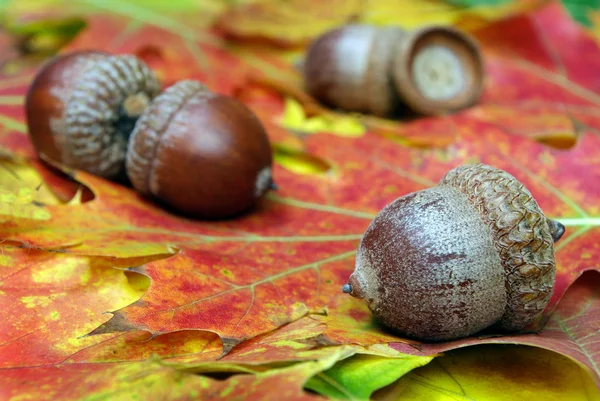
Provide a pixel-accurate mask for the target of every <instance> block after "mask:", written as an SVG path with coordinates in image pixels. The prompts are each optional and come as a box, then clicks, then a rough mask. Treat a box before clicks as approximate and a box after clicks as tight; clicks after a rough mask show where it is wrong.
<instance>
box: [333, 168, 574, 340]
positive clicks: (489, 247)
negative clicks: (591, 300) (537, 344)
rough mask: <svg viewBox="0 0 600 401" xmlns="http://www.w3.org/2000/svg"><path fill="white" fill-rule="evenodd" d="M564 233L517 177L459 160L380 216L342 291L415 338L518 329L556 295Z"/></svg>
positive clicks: (389, 325)
mask: <svg viewBox="0 0 600 401" xmlns="http://www.w3.org/2000/svg"><path fill="white" fill-rule="evenodd" d="M564 231H565V228H564V226H563V225H562V224H560V223H559V222H557V221H554V220H550V219H547V218H546V217H545V216H544V213H543V212H542V210H541V209H540V207H539V206H538V204H537V202H536V201H535V199H534V198H533V196H532V195H531V193H530V192H529V191H528V190H527V189H526V188H525V187H524V186H523V185H522V184H521V183H520V182H519V181H518V180H517V179H516V178H515V177H513V176H512V175H510V174H508V173H507V172H505V171H502V170H499V169H496V168H494V167H491V166H487V165H484V164H477V165H464V166H460V167H457V168H455V169H453V170H451V171H449V172H448V173H447V174H446V175H445V176H444V178H442V180H441V181H440V182H439V184H438V185H437V186H434V187H431V188H428V189H425V190H422V191H418V192H414V193H411V194H408V195H405V196H403V197H400V198H398V199H396V200H394V201H393V202H392V203H390V204H389V205H387V206H386V207H385V208H384V209H383V210H382V211H381V212H380V213H379V214H378V215H377V216H376V217H375V219H374V220H373V221H372V222H371V224H370V225H369V227H368V228H367V230H366V232H365V234H364V236H363V237H362V239H361V242H360V245H359V248H358V253H357V257H356V266H355V270H354V272H353V273H352V275H351V276H350V278H349V280H348V283H347V284H345V285H344V286H343V288H342V291H343V292H345V293H349V294H350V295H352V296H353V297H356V298H359V299H362V300H364V301H365V302H366V303H367V305H368V307H369V309H370V310H371V312H372V313H373V315H374V316H375V318H376V319H377V320H379V321H380V322H381V323H382V324H383V325H384V326H385V327H387V328H389V329H391V330H392V331H394V332H396V333H398V334H400V335H403V336H405V337H409V338H415V339H419V340H422V341H445V340H451V339H457V338H462V337H467V336H470V335H473V334H475V333H478V332H480V331H482V330H484V329H490V330H497V331H499V332H506V333H508V332H519V331H522V330H523V329H524V328H525V327H527V326H528V325H529V324H530V323H531V322H532V321H534V319H536V317H538V316H539V315H540V314H541V313H542V311H543V310H544V309H545V307H546V306H547V304H548V302H549V300H550V297H551V295H552V290H553V287H554V281H555V275H556V269H555V256H554V245H553V244H554V242H556V241H558V240H559V239H560V238H561V236H562V235H563V233H564Z"/></svg>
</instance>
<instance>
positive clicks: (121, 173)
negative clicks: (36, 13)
mask: <svg viewBox="0 0 600 401" xmlns="http://www.w3.org/2000/svg"><path fill="white" fill-rule="evenodd" d="M25 111H26V119H27V126H28V129H29V134H30V137H31V140H32V142H33V145H34V146H35V148H36V150H37V152H38V154H40V155H41V156H42V157H43V158H47V159H50V160H52V161H55V162H58V163H61V164H64V165H66V166H68V167H71V168H76V169H80V170H84V171H87V172H89V173H92V174H95V175H98V176H101V177H104V178H107V179H112V180H122V179H123V178H124V177H125V176H126V177H127V178H128V179H129V181H130V182H131V184H132V185H133V187H134V188H135V189H136V190H137V191H138V192H140V193H141V194H143V195H146V196H151V197H153V198H155V199H157V200H159V201H161V202H162V203H164V204H166V205H167V206H170V207H171V208H173V209H175V210H176V211H178V212H180V213H183V214H185V215H189V216H193V217H200V218H224V217H228V216H232V215H236V214H239V213H242V212H244V211H246V210H248V209H250V208H251V207H252V206H254V205H255V204H256V202H257V200H258V199H259V198H260V197H261V196H262V195H263V194H264V193H265V192H266V191H267V190H268V189H269V188H270V187H271V186H272V178H271V165H272V154H271V146H270V142H269V139H268V136H267V134H266V132H265V129H264V127H263V126H262V124H261V122H260V121H259V120H258V118H257V117H256V116H255V115H254V114H253V113H252V112H251V111H250V110H249V109H248V108H247V107H246V106H245V105H244V104H242V103H241V102H239V101H238V100H236V99H234V98H232V97H228V96H224V95H220V94H217V93H214V92H211V91H210V90H209V89H208V88H207V87H206V86H205V85H204V84H202V83H200V82H198V81H193V80H184V81H180V82H177V83H176V84H174V85H172V86H170V87H169V88H167V89H166V90H164V92H162V93H161V88H160V84H159V82H158V80H157V78H156V77H155V75H154V74H153V73H152V71H151V70H150V68H149V67H148V66H147V65H146V64H145V63H144V62H143V61H142V60H140V59H139V58H137V57H135V56H133V55H110V54H108V53H104V52H100V51H92V50H89V51H77V52H72V53H68V54H64V55H61V56H58V57H56V58H54V59H52V60H50V61H49V62H48V63H46V64H45V65H44V66H43V67H42V68H41V69H40V71H39V72H38V74H37V76H36V77H35V79H34V81H33V82H32V84H31V86H30V87H29V90H28V92H27V98H26V104H25Z"/></svg>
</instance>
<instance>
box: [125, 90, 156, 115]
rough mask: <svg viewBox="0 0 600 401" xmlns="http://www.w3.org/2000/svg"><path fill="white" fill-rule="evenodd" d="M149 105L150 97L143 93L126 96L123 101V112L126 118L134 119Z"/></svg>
mask: <svg viewBox="0 0 600 401" xmlns="http://www.w3.org/2000/svg"><path fill="white" fill-rule="evenodd" d="M149 104H150V97H149V96H148V95H147V94H146V93H144V92H138V93H134V94H133V95H129V96H127V98H125V100H124V101H123V111H124V112H125V114H126V115H127V117H131V118H136V117H139V116H141V115H142V113H143V112H144V110H146V108H147V107H148V105H149Z"/></svg>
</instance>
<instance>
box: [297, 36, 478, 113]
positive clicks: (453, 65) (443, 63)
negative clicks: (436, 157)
mask: <svg viewBox="0 0 600 401" xmlns="http://www.w3.org/2000/svg"><path fill="white" fill-rule="evenodd" d="M303 77H304V83H305V87H306V90H307V92H308V93H309V94H310V95H312V96H313V97H315V98H316V99H318V100H319V101H321V102H322V103H324V104H326V105H328V106H330V107H337V108H341V109H344V110H348V111H356V112H363V113H368V114H374V115H377V116H380V117H393V116H394V115H396V114H400V113H401V112H402V111H404V109H405V108H406V107H407V106H408V108H409V109H411V110H412V111H413V112H415V113H418V114H422V115H439V114H447V113H451V112H454V111H457V110H461V109H464V108H467V107H470V106H472V105H474V104H475V103H476V102H477V101H478V100H479V98H480V97H481V94H482V91H483V86H484V69H483V61H482V57H481V52H480V50H479V47H478V44H477V43H476V41H475V40H474V39H473V38H472V37H471V36H469V35H468V34H466V33H465V32H462V31H460V30H458V29H455V28H452V27H446V26H437V25H432V26H426V27H423V28H420V29H416V30H412V31H405V30H403V29H401V28H398V27H378V26H371V25H362V24H351V25H346V26H343V27H340V28H336V29H333V30H331V31H329V32H326V33H325V34H323V35H322V36H320V37H319V38H317V39H316V40H315V41H314V42H313V43H312V44H311V45H310V47H309V49H308V51H307V53H306V57H305V60H304V66H303Z"/></svg>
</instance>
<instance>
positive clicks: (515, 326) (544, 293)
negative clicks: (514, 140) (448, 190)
mask: <svg viewBox="0 0 600 401" xmlns="http://www.w3.org/2000/svg"><path fill="white" fill-rule="evenodd" d="M439 185H447V186H451V187H453V188H455V189H457V190H459V191H460V192H462V193H463V194H464V195H465V196H466V197H467V199H468V201H469V203H471V205H472V206H473V207H474V208H475V209H477V211H478V212H479V214H480V216H481V218H482V220H483V221H484V222H485V224H487V226H488V227H489V228H490V231H491V232H492V235H493V237H494V241H493V243H494V245H495V248H496V250H497V252H498V255H499V256H500V261H501V264H502V266H503V267H504V271H505V280H506V281H505V284H506V290H507V303H506V308H505V311H504V315H503V316H502V318H501V319H500V321H499V322H498V323H497V327H498V328H500V329H502V330H506V331H519V330H521V329H523V328H525V326H527V325H528V324H529V323H530V322H532V321H533V320H534V319H535V318H536V317H537V316H538V315H539V314H540V313H541V312H542V311H543V310H544V309H545V308H546V306H547V305H548V302H549V301H550V297H551V296H552V290H553V288H554V280H555V276H556V270H555V259H554V247H553V243H554V242H555V241H557V240H558V239H559V238H560V236H561V235H562V233H563V232H564V227H563V226H562V225H561V224H560V223H558V222H555V221H553V220H549V219H547V218H546V217H545V216H544V213H543V212H542V210H541V209H540V207H539V206H538V204H537V202H536V201H535V199H534V198H533V196H532V195H531V193H530V192H529V191H528V190H527V189H526V188H525V187H524V186H523V184H521V183H520V182H519V181H518V180H517V179H516V178H515V177H513V176H512V175H510V174H508V173H507V172H505V171H502V170H499V169H496V168H494V167H490V166H487V165H484V164H478V165H465V166H460V167H457V168H455V169H453V170H451V171H449V172H448V173H447V174H446V175H445V176H444V178H442V180H441V181H440V184H439Z"/></svg>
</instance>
